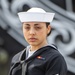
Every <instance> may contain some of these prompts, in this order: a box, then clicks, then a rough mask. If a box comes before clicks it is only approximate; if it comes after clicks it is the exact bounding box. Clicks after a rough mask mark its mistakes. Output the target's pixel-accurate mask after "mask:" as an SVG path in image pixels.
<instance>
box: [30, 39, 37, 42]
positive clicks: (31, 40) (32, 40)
mask: <svg viewBox="0 0 75 75" xmlns="http://www.w3.org/2000/svg"><path fill="white" fill-rule="evenodd" d="M36 40H37V39H36V38H29V41H30V42H35V41H36Z"/></svg>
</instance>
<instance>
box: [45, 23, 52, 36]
mask: <svg viewBox="0 0 75 75" xmlns="http://www.w3.org/2000/svg"><path fill="white" fill-rule="evenodd" d="M49 25H50V23H49V22H46V27H48V26H49ZM50 33H51V31H50V32H49V33H48V34H47V36H49V35H50Z"/></svg>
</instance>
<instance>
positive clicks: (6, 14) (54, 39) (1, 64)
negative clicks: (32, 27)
mask: <svg viewBox="0 0 75 75" xmlns="http://www.w3.org/2000/svg"><path fill="white" fill-rule="evenodd" d="M31 7H41V8H43V9H44V10H46V11H47V12H54V13H56V15H55V18H54V21H53V22H52V23H51V26H52V33H51V35H50V36H49V37H48V42H49V43H50V44H51V43H53V44H55V45H56V46H57V47H58V49H59V51H60V52H61V53H62V55H63V56H64V58H65V60H66V63H67V66H68V74H67V75H75V0H0V70H3V71H4V72H2V71H0V75H6V73H7V72H6V71H7V66H5V65H7V64H9V63H10V62H9V61H8V60H11V58H12V57H13V56H14V55H15V54H16V53H18V52H19V51H21V50H23V49H24V48H25V47H26V46H27V45H28V43H27V42H26V41H25V39H24V37H23V33H22V24H21V22H20V21H19V19H18V16H17V13H18V12H20V11H26V10H28V9H29V8H31ZM5 67H6V69H5ZM1 72H2V73H1ZM3 73H4V74H3Z"/></svg>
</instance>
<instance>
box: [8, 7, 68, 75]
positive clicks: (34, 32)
mask: <svg viewBox="0 0 75 75" xmlns="http://www.w3.org/2000/svg"><path fill="white" fill-rule="evenodd" d="M54 15H55V13H51V12H46V11H45V10H43V9H42V8H37V7H33V8H30V9H29V10H28V11H26V12H19V13H18V16H19V19H20V21H21V23H22V28H23V35H24V38H25V40H26V41H27V42H28V43H29V45H28V46H27V47H26V48H25V49H24V50H22V51H21V52H19V53H18V54H16V55H15V56H14V57H13V59H12V62H11V63H12V65H11V68H10V73H9V75H66V73H67V65H66V62H65V59H64V57H63V56H62V55H61V53H60V52H59V51H58V49H57V48H56V47H55V46H54V45H49V44H48V42H47V37H48V36H49V35H50V32H51V25H50V23H51V22H52V21H53V18H54Z"/></svg>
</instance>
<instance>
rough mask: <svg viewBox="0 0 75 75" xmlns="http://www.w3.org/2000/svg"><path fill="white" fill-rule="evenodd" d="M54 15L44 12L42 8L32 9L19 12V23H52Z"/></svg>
mask: <svg viewBox="0 0 75 75" xmlns="http://www.w3.org/2000/svg"><path fill="white" fill-rule="evenodd" d="M54 15H55V13H50V12H46V11H45V10H43V9H42V8H37V7H33V8H31V9H29V10H28V11H27V12H19V13H18V16H19V19H20V21H21V22H52V20H53V18H54Z"/></svg>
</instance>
